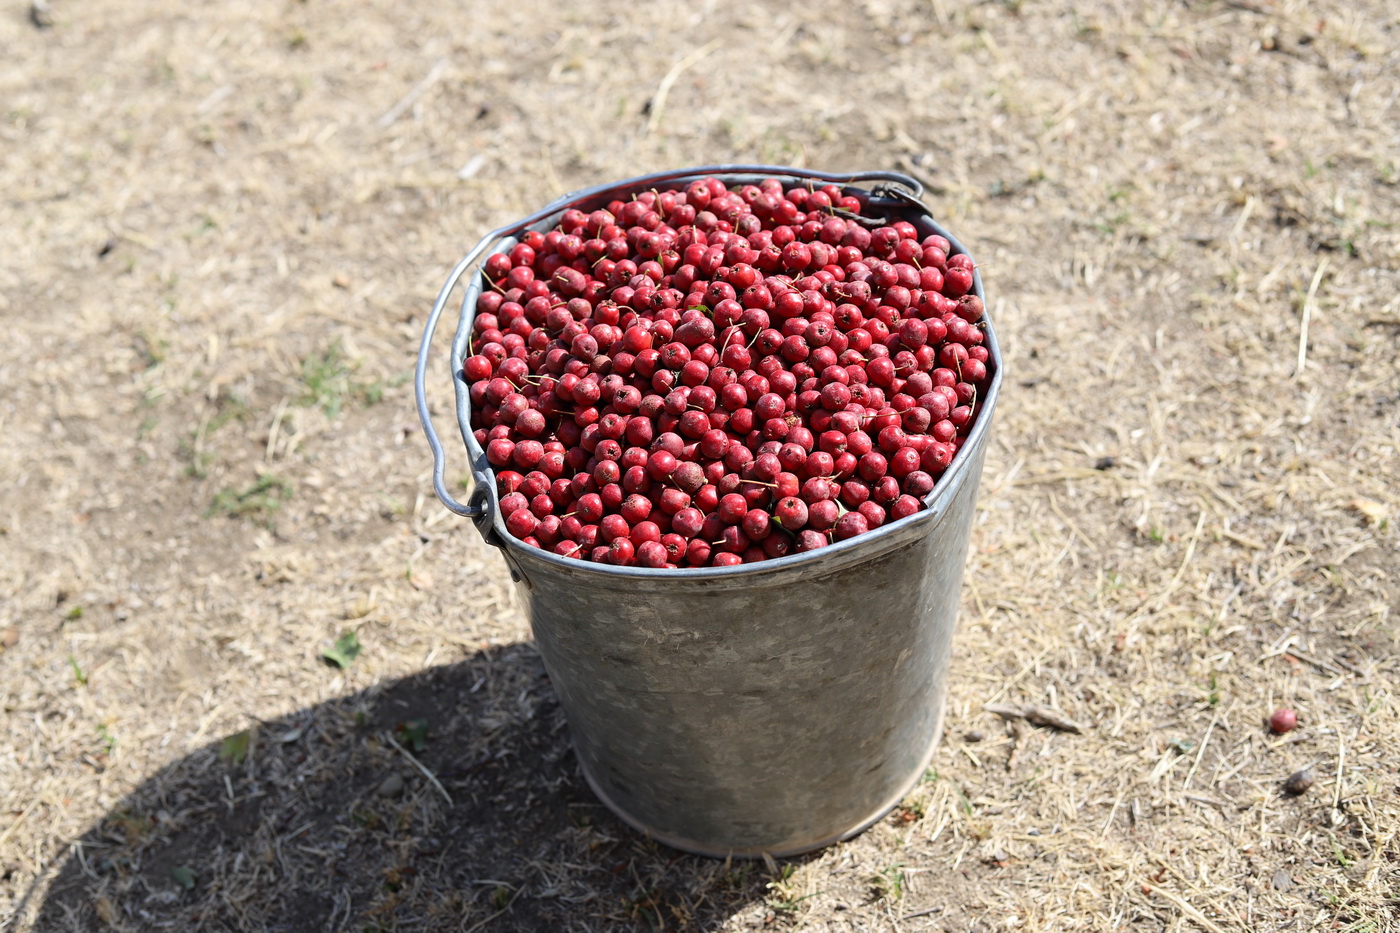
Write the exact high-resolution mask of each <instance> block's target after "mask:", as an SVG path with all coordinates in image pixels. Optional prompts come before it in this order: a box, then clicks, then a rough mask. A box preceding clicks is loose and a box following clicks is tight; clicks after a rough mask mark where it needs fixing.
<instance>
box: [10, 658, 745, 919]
mask: <svg viewBox="0 0 1400 933" xmlns="http://www.w3.org/2000/svg"><path fill="white" fill-rule="evenodd" d="M424 728H426V734H425V733H424ZM245 737H246V738H248V739H250V741H247V742H246V743H245V741H244V739H245ZM391 739H392V740H393V742H391V741H390V740H391ZM394 742H397V743H398V745H399V746H401V747H402V749H403V751H401V750H400V748H396V747H395V745H394V744H393V743H394ZM405 752H408V753H411V754H412V755H413V757H414V758H416V759H417V760H418V762H420V763H421V764H422V766H423V767H424V768H425V769H427V771H428V772H430V773H431V774H432V775H433V776H434V777H435V778H436V779H437V780H438V781H439V782H440V784H441V787H437V786H435V785H434V783H433V781H432V780H431V779H430V778H429V777H428V776H427V775H425V774H424V773H423V771H421V770H419V769H418V768H417V767H416V766H415V765H414V764H413V762H412V761H411V760H410V759H409V757H408V755H407V754H405ZM447 797H450V798H451V801H452V802H451V804H450V805H449V803H448V801H447V799H446V798H447ZM768 880H769V879H768V877H767V874H766V872H765V870H764V868H763V866H762V865H761V864H755V863H752V862H735V863H733V864H732V865H726V864H725V863H723V862H719V861H715V860H711V859H702V858H697V857H693V856H686V855H682V854H680V853H678V852H675V851H673V850H671V849H668V848H666V847H664V846H661V845H658V844H656V843H653V842H652V841H650V840H648V839H646V838H644V837H643V836H642V835H641V834H639V833H637V832H634V831H633V830H631V829H630V828H628V827H627V826H625V825H624V824H622V823H621V822H620V821H619V820H617V819H616V818H614V817H613V816H612V814H611V813H610V812H609V811H607V810H605V809H604V808H603V807H602V806H601V805H600V804H599V803H598V802H597V800H596V798H595V797H594V796H593V794H592V793H591V792H590V791H589V789H588V787H587V785H586V783H585V782H584V780H583V777H582V775H581V773H580V771H579V769H578V766H577V763H576V760H575V758H574V754H573V751H572V748H571V746H570V744H569V739H568V731H567V728H566V726H565V723H564V719H563V715H562V713H561V712H560V710H559V706H558V702H557V700H556V699H555V696H554V692H553V690H552V689H551V688H550V685H549V680H548V677H547V676H546V674H545V671H544V666H543V664H542V663H541V661H540V659H539V656H538V655H537V654H536V653H535V650H534V648H533V646H531V645H528V644H517V645H511V646H508V647H504V648H494V649H491V650H487V651H483V652H479V653H477V654H475V655H473V656H472V657H470V658H469V659H467V660H465V661H463V662H461V663H458V664H452V665H447V666H443V667H438V668H433V669H429V670H427V671H424V672H423V673H421V674H416V675H414V676H412V677H407V678H405V679H403V680H400V681H397V682H393V683H389V684H386V685H383V686H380V687H376V688H372V689H370V690H367V691H364V692H363V693H359V694H355V695H352V696H348V697H345V698H343V699H339V700H335V701H332V702H329V703H325V704H323V705H320V706H316V707H313V708H308V709H304V710H300V711H298V712H297V713H296V714H294V715H291V716H288V717H286V718H284V719H280V720H277V721H275V722H267V723H262V724H260V725H259V726H258V727H257V728H256V730H254V732H253V734H251V735H249V736H245V735H244V734H241V733H240V734H239V735H235V736H228V737H225V738H223V739H220V740H219V741H216V742H214V743H212V744H211V745H209V746H207V747H205V748H202V749H200V750H199V751H197V752H195V753H193V754H191V755H189V756H187V757H185V758H183V759H181V760H180V761H177V762H175V763H174V764H172V765H170V766H169V767H167V768H165V769H163V770H162V771H160V772H159V773H157V774H155V775H153V776H152V777H151V778H150V779H149V780H147V781H146V782H145V783H144V784H143V785H142V786H141V787H140V788H138V789H137V790H136V791H135V792H134V793H133V794H131V795H130V796H129V797H128V798H127V799H125V800H123V801H122V802H121V804H120V805H118V806H117V807H115V808H114V809H113V810H112V811H111V812H110V813H108V814H107V815H106V816H105V817H104V818H103V819H102V820H101V821H100V822H98V823H97V824H96V825H94V826H93V827H92V828H91V830H89V831H88V832H87V833H86V834H85V835H84V836H83V837H82V838H80V839H78V840H75V841H74V843H73V844H72V846H71V847H70V851H69V855H68V857H67V860H66V862H65V863H64V864H63V866H62V867H61V869H59V872H58V875H57V877H56V880H55V881H54V883H53V884H52V885H51V886H50V888H49V890H48V891H47V894H46V897H45V899H44V901H43V903H42V905H41V906H40V908H39V912H38V922H37V924H36V927H35V929H36V930H40V931H44V933H49V931H60V930H75V931H87V930H109V929H116V930H133V931H135V930H140V931H149V930H166V929H169V930H179V931H196V930H219V931H223V930H239V931H259V933H264V931H286V933H312V931H323V930H355V931H379V930H385V931H387V930H396V929H411V930H429V931H436V930H459V931H465V930H472V929H475V928H476V926H477V924H480V923H482V922H483V921H488V919H489V921H490V922H489V923H487V924H486V927H485V928H486V929H490V930H541V931H543V930H549V931H565V930H590V931H592V930H711V929H714V928H716V927H717V926H719V925H720V924H721V923H723V921H724V920H725V919H727V918H728V917H730V916H732V915H733V913H734V912H735V911H736V910H739V909H741V908H742V907H744V906H745V905H748V904H751V903H752V902H753V901H754V900H755V899H759V898H762V897H763V896H764V894H765V893H766V890H765V887H764V884H765V882H766V881H768ZM22 913H23V909H22V910H21V914H22ZM493 915H496V916H495V917H494V919H490V918H492V917H493Z"/></svg>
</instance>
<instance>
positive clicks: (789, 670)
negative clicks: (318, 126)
mask: <svg viewBox="0 0 1400 933" xmlns="http://www.w3.org/2000/svg"><path fill="white" fill-rule="evenodd" d="M707 176H714V177H717V178H719V179H720V180H722V181H724V182H725V183H726V184H730V185H734V184H744V183H748V182H751V181H752V182H756V181H757V180H758V179H760V178H762V177H768V176H776V177H779V178H783V179H785V180H787V181H790V182H792V183H805V182H807V181H809V180H810V181H815V182H817V183H820V184H827V183H836V184H841V185H845V186H846V187H848V188H851V189H855V190H859V191H860V192H861V193H862V194H865V193H866V190H865V189H863V188H859V187H858V186H859V185H861V184H863V183H867V182H878V183H880V184H879V185H877V186H876V187H875V188H874V189H873V191H870V192H869V197H870V208H869V211H870V213H875V212H877V211H879V212H882V213H888V214H890V215H891V217H892V220H893V217H894V216H896V215H897V216H898V217H901V218H903V219H907V220H909V221H910V222H911V223H913V224H914V225H915V226H916V227H918V228H919V230H920V233H921V234H922V235H927V234H931V233H937V234H939V235H941V236H944V237H947V238H948V240H949V241H950V242H951V243H952V246H953V252H955V253H957V252H966V250H964V249H963V247H962V245H961V244H959V243H958V241H957V240H956V239H955V238H954V237H952V236H951V235H950V234H949V233H948V232H947V231H945V230H943V229H942V228H940V227H939V226H938V225H937V224H936V223H934V221H933V220H932V218H931V217H930V216H929V214H928V210H927V208H925V207H924V206H923V205H922V204H921V203H920V202H919V201H918V197H919V195H920V194H921V188H920V186H919V184H918V182H916V181H915V180H914V179H912V178H908V177H906V176H903V175H898V174H895V173H889V172H872V173H863V174H853V175H833V174H826V173H821V172H814V171H809V170H805V169H794V168H785V167H780V166H711V167H703V168H694V169H684V170H679V171H673V172H667V173H664V174H659V175H649V176H644V177H641V178H634V179H631V180H628V181H623V182H619V183H616V184H610V185H606V186H602V187H598V188H592V189H589V190H586V191H582V192H576V193H574V194H571V195H568V196H566V197H564V198H561V199H559V200H558V201H556V202H554V203H553V204H551V205H549V206H548V207H546V208H545V209H543V210H541V211H540V212H538V213H536V214H533V215H531V216H530V217H527V218H524V219H523V220H520V221H517V222H515V223H513V224H509V225H507V226H504V227H501V228H499V229H497V230H495V231H493V232H492V233H490V234H488V235H487V236H486V238H485V239H483V240H482V241H481V242H480V243H479V244H477V246H476V248H475V249H473V250H472V251H471V253H469V254H468V255H467V257H466V258H464V259H463V260H462V261H461V262H460V263H459V264H458V265H457V267H456V268H455V269H454V270H453V271H452V274H451V276H450V277H449V279H448V280H447V283H446V284H445V285H444V286H443V289H442V292H441V294H439V296H438V299H437V302H436V304H435V305H434V307H433V310H432V314H431V315H430V317H429V318H428V321H427V325H426V327H425V331H424V335H423V343H422V347H421V349H420V352H419V356H418V367H417V374H416V375H417V379H416V387H417V394H418V410H419V415H420V417H421V419H422V422H423V429H424V432H425V433H426V434H427V437H428V442H429V444H430V446H431V447H432V450H433V458H434V469H433V484H434V487H435V489H436V491H437V494H438V497H439V498H440V499H442V501H443V503H444V504H445V505H446V506H447V507H448V508H449V509H451V510H452V511H454V512H456V513H458V514H460V515H464V516H467V517H469V518H472V519H473V520H474V521H475V522H476V525H477V527H478V529H479V530H480V531H481V534H482V536H483V537H484V538H485V540H486V541H487V542H488V543H489V544H492V545H494V546H495V547H497V548H499V549H500V550H501V553H502V554H503V555H504V557H505V561H506V564H507V565H508V567H509V568H510V573H511V577H512V579H514V580H515V582H516V584H517V586H518V587H519V589H520V592H521V595H522V597H523V600H524V603H525V606H526V609H527V612H528V615H529V619H530V625H531V628H532V630H533V632H534V636H535V640H536V642H537V644H538V646H539V651H540V654H541V655H542V657H543V659H544V663H545V667H546V669H547V670H548V671H549V674H550V678H551V680H552V681H553V684H554V688H555V690H556V691H557V693H558V695H559V700H560V703H561V705H562V707H563V710H564V714H565V717H566V718H567V720H568V722H569V726H570V731H571V733H572V737H573V742H574V747H575V749H576V751H577V753H578V758H579V763H580V765H581V766H582V768H583V773H584V775H585V777H586V778H587V780H588V783H589V784H590V786H591V787H592V788H593V790H594V792H595V793H596V794H597V795H598V797H599V799H601V800H602V801H603V803H605V804H606V805H607V806H608V807H609V808H610V809H611V810H612V811H613V812H614V813H616V814H617V815H618V816H619V817H621V818H622V819H623V820H625V821H626V822H628V823H630V824H631V825H632V826H634V827H636V828H637V829H639V830H641V831H643V832H645V833H647V834H648V835H650V836H652V837H653V838H655V839H657V840H659V841H661V842H664V843H666V844H667V845H670V846H673V847H675V848H677V849H682V850H685V851H688V852H694V853H698V854H701V855H710V856H717V857H727V856H738V857H754V856H761V855H764V854H769V855H773V856H785V855H795V854H798V853H801V852H807V851H811V850H813V849H819V848H822V847H823V846H826V845H829V844H831V843H834V842H836V841H838V840H841V839H847V838H850V837H851V836H854V835H856V834H857V833H859V832H861V831H862V830H863V829H865V828H866V827H868V826H869V825H870V824H872V823H873V822H875V821H876V820H878V819H879V818H880V817H882V816H883V815H884V814H886V813H887V812H889V810H890V809H891V808H893V807H894V806H895V805H896V804H897V803H898V802H899V801H900V799H901V798H902V797H903V796H904V795H905V794H906V793H908V792H909V791H910V790H911V789H912V788H913V787H914V785H916V784H917V783H918V782H919V780H920V778H921V777H922V775H923V773H924V770H925V768H926V767H927V766H928V763H929V761H930V759H931V758H932V756H933V753H934V749H935V747H936V746H937V744H938V740H939V738H940V735H941V733H942V725H943V707H944V698H945V695H946V675H947V670H948V656H949V649H950V645H951V641H952V636H953V629H954V625H955V620H956V615H957V607H958V595H959V587H960V584H961V581H962V572H963V564H964V561H965V558H966V554H967V547H968V541H969V538H970V533H971V523H972V514H973V506H974V500H975V499H976V495H977V485H978V480H979V478H980V476H981V472H982V461H983V457H984V455H985V452H986V445H987V437H988V431H989V428H990V426H991V417H992V411H993V408H994V407H995V404H996V400H997V396H998V394H999V390H1000V387H1001V379H1002V366H1001V353H1000V350H999V348H998V345H997V341H996V336H995V334H994V333H993V331H992V327H991V324H990V322H988V323H987V324H986V340H985V345H986V346H987V347H988V350H989V360H988V370H989V373H990V379H991V385H990V390H989V391H988V392H987V394H986V397H985V398H984V400H983V402H982V409H981V413H980V415H979V416H978V418H977V420H976V423H975V425H974V427H973V430H972V432H971V434H970V435H969V436H968V438H967V440H966V441H965V443H964V444H963V446H962V448H961V450H960V451H959V452H958V454H957V456H956V457H955V458H954V461H953V464H952V465H951V467H950V468H949V469H948V470H947V471H946V472H945V473H944V475H943V476H942V478H941V479H940V480H939V482H938V484H937V486H936V487H935V488H934V490H933V491H932V492H930V493H929V495H928V497H927V499H926V502H927V509H926V510H924V511H921V512H918V513H916V514H914V515H911V516H909V517H907V518H904V519H901V520H899V521H894V522H890V523H888V524H886V525H883V526H881V527H880V528H877V529H875V530H873V531H870V532H868V533H866V534H863V535H859V536H857V537H855V538H852V539H849V540H846V541H843V542H839V543H836V544H833V545H831V546H829V547H825V548H821V549H819V550H817V551H813V552H809V553H805V554H795V555H789V556H787V557H782V558H778V559H776V560H769V561H764V562H761V563H757V564H744V565H740V566H737V567H724V568H710V567H707V568H691V569H680V570H653V569H646V568H638V567H615V566H610V565H604V564H596V563H591V562H586V561H579V560H571V559H565V558H562V557H559V556H557V555H555V554H553V553H550V552H547V551H543V550H540V549H537V548H533V547H530V546H528V545H524V544H521V543H520V542H519V541H518V540H516V539H515V538H513V537H511V536H510V535H509V534H508V533H507V531H506V529H505V525H504V522H503V521H502V519H501V516H500V512H499V502H498V497H497V493H496V485H495V481H494V477H493V475H492V471H491V469H490V467H489V465H488V463H487V460H486V455H485V452H484V451H483V450H482V449H481V447H480V446H479V445H478V444H477V443H476V440H475V438H474V437H473V436H472V431H471V409H470V399H469V395H468V391H467V388H468V387H467V385H466V382H465V380H464V379H463V377H462V361H463V359H464V357H465V355H466V347H467V340H468V337H469V336H470V334H471V328H472V318H473V316H474V313H475V308H476V300H477V296H478V295H479V293H480V284H479V277H477V276H473V281H472V284H469V285H468V286H467V288H466V296H465V298H464V299H463V302H462V305H461V318H460V321H459V323H458V326H457V333H456V337H455V339H454V340H453V344H452V350H451V378H452V380H453V384H454V385H455V387H456V393H457V421H458V424H459V427H460V429H461V434H462V438H463V440H464V442H465V443H466V447H467V451H468V453H469V455H470V458H471V463H472V475H473V478H474V482H475V485H474V488H473V489H472V493H471V496H470V499H469V503H470V504H462V503H460V502H458V501H457V500H456V499H454V498H453V497H452V495H451V494H450V493H449V491H448V490H447V488H446V485H445V483H444V480H443V471H444V465H445V464H444V453H443V448H442V444H441V442H440V441H439V439H438V436H437V433H436V431H435V430H434V428H433V425H432V422H431V418H430V415H429V411H428V406H427V400H426V396H425V385H424V380H425V374H426V370H427V361H428V356H429V350H430V346H431V342H432V338H433V334H434V331H435V330H436V328H437V322H438V319H439V317H440V316H441V314H442V312H443V310H444V308H445V307H446V305H447V303H448V300H449V298H450V296H451V294H452V292H453V291H454V289H455V287H456V285H457V283H458V281H459V279H460V278H461V277H462V275H463V274H464V273H465V272H466V271H467V270H468V269H474V268H475V267H476V266H477V264H478V263H479V262H480V261H481V260H482V259H483V258H484V257H485V256H486V255H487V254H488V252H499V251H503V250H508V249H509V248H510V247H511V246H512V245H513V244H514V242H515V240H514V238H515V237H517V236H519V235H520V234H521V233H523V232H524V231H526V230H529V229H541V230H545V229H549V228H550V227H552V226H553V225H554V224H555V223H557V221H558V218H559V216H560V215H561V214H562V213H563V211H564V210H565V209H567V208H570V207H578V208H580V209H582V210H584V211H588V210H591V209H594V208H595V207H598V206H601V205H603V204H605V203H606V202H607V201H609V200H612V199H613V198H615V197H628V196H630V195H632V194H633V193H634V192H637V191H642V190H646V189H648V188H652V187H656V186H660V185H676V186H683V185H684V184H687V183H688V182H690V181H691V180H694V179H697V178H703V177H707ZM973 288H974V291H975V293H976V294H977V295H978V296H979V297H984V300H985V296H984V295H983V291H982V282H981V278H980V276H974V285H973Z"/></svg>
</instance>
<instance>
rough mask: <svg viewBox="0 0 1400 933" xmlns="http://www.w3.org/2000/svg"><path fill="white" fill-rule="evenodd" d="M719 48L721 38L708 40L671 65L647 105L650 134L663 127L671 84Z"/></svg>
mask: <svg viewBox="0 0 1400 933" xmlns="http://www.w3.org/2000/svg"><path fill="white" fill-rule="evenodd" d="M717 48H719V40H718V39H713V40H711V41H709V42H706V43H705V44H704V45H702V46H700V48H698V49H696V50H695V51H694V52H691V53H690V54H689V55H687V56H686V57H685V58H682V59H681V60H680V61H678V62H676V63H675V64H674V65H672V66H671V70H670V71H668V72H666V76H665V77H664V78H662V79H661V83H660V84H658V85H657V86H656V93H655V94H653V95H652V97H651V104H650V105H649V106H648V107H647V135H648V136H650V135H652V134H653V133H655V132H656V131H657V129H659V128H660V127H661V110H662V108H663V107H665V106H666V95H667V94H669V93H671V86H672V85H673V84H675V83H676V79H677V78H679V77H680V76H681V74H682V73H684V72H685V70H686V69H687V68H691V67H693V66H695V65H698V64H699V63H700V61H701V60H702V59H703V58H704V57H705V56H706V55H709V54H710V53H711V52H713V51H714V50H715V49H717Z"/></svg>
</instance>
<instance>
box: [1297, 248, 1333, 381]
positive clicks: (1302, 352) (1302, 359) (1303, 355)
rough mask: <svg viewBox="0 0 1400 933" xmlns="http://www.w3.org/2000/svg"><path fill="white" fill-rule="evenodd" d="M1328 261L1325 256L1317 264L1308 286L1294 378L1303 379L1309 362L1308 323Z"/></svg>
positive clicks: (1304, 300)
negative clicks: (1304, 366) (1304, 368)
mask: <svg viewBox="0 0 1400 933" xmlns="http://www.w3.org/2000/svg"><path fill="white" fill-rule="evenodd" d="M1327 259H1328V257H1326V256H1323V257H1322V262H1320V263H1318V264H1317V271H1316V272H1314V273H1313V277H1312V284H1310V285H1309V286H1308V294H1307V296H1306V297H1305V298H1304V299H1303V321H1302V324H1301V325H1300V326H1299V328H1298V365H1297V367H1296V368H1295V369H1294V370H1293V378H1294V379H1301V378H1302V376H1303V364H1305V363H1306V362H1307V361H1308V323H1309V322H1310V321H1311V320H1312V308H1313V299H1314V298H1316V297H1317V287H1318V285H1320V284H1322V273H1324V272H1326V271H1327Z"/></svg>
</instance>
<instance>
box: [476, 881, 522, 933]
mask: <svg viewBox="0 0 1400 933" xmlns="http://www.w3.org/2000/svg"><path fill="white" fill-rule="evenodd" d="M524 893H525V885H523V884H522V885H521V886H520V887H518V888H516V889H515V893H514V894H512V895H511V896H510V900H509V901H507V902H506V906H504V907H502V908H501V909H500V910H498V911H496V912H495V913H494V914H492V915H491V916H489V917H487V918H486V919H484V920H482V921H481V922H480V923H477V924H476V925H474V926H472V927H469V928H468V929H467V931H466V933H476V931H477V930H480V929H481V928H482V927H484V926H486V924H488V923H490V922H491V921H492V920H495V919H496V918H497V917H499V916H500V915H501V914H503V913H505V912H506V911H508V910H510V909H511V908H512V907H514V906H515V902H516V901H517V900H519V899H520V895H522V894H524Z"/></svg>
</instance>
